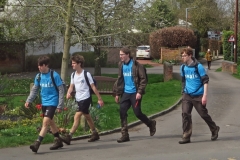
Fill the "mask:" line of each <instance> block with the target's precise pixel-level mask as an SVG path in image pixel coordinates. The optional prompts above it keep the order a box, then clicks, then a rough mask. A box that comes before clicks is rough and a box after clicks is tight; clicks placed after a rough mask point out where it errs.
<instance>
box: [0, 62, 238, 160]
mask: <svg viewBox="0 0 240 160" xmlns="http://www.w3.org/2000/svg"><path fill="white" fill-rule="evenodd" d="M220 65H221V60H218V61H214V62H212V70H209V71H208V74H209V76H210V85H209V92H208V105H207V108H208V110H209V114H210V115H211V116H212V118H213V120H214V121H215V122H216V124H217V125H219V126H220V128H221V129H220V133H219V139H218V140H216V141H211V140H210V138H211V133H210V131H209V128H208V126H207V125H206V123H205V122H204V121H203V120H202V119H201V117H200V116H199V115H198V114H197V113H196V111H195V110H193V115H192V116H193V135H192V138H191V143H189V144H182V145H180V144H178V141H179V140H180V138H181V134H182V130H181V107H177V108H175V109H174V110H173V111H171V112H170V113H168V114H165V115H163V116H160V117H158V118H156V121H157V132H156V134H155V135H154V136H153V137H150V136H149V130H148V128H147V127H146V126H145V125H143V124H141V125H138V126H136V127H133V128H131V129H130V139H131V141H130V142H126V143H121V144H118V143H117V142H116V139H117V138H119V137H120V133H114V134H109V135H105V136H101V139H100V140H99V141H97V142H93V143H88V142H87V140H86V139H83V140H78V141H73V142H72V145H69V146H67V145H65V146H64V147H63V148H62V149H59V150H56V151H50V150H49V147H50V146H51V145H52V144H46V145H41V146H40V149H39V151H38V153H37V154H35V153H32V151H31V150H30V149H29V146H21V147H16V148H5V149H0V159H1V160H42V159H44V160H53V159H57V160H69V159H71V160H72V159H81V160H106V159H108V160H240V116H239V113H240V106H239V104H240V97H239V95H240V80H237V79H235V78H233V77H232V76H231V75H229V74H228V73H224V72H215V71H214V70H215V69H217V68H219V67H220ZM174 69H175V70H179V68H178V67H174ZM159 98H161V97H159ZM145 107H151V106H145ZM26 136H27V135H26Z"/></svg>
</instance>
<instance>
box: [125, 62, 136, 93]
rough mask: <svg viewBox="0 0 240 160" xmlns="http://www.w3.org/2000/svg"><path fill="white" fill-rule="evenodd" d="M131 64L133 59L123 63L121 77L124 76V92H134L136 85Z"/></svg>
mask: <svg viewBox="0 0 240 160" xmlns="http://www.w3.org/2000/svg"><path fill="white" fill-rule="evenodd" d="M132 65H133V60H132V59H131V60H130V61H129V63H127V64H123V77H124V82H125V83H124V84H125V86H124V92H125V93H136V87H135V84H134V80H133V77H132Z"/></svg>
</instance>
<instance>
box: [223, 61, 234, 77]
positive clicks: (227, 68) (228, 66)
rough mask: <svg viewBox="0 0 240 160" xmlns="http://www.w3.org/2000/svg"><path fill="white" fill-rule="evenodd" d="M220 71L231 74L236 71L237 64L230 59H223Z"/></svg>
mask: <svg viewBox="0 0 240 160" xmlns="http://www.w3.org/2000/svg"><path fill="white" fill-rule="evenodd" d="M222 71H223V72H229V73H231V74H236V73H237V64H236V63H234V62H231V61H223V62H222Z"/></svg>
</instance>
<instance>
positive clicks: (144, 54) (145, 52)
mask: <svg viewBox="0 0 240 160" xmlns="http://www.w3.org/2000/svg"><path fill="white" fill-rule="evenodd" d="M138 58H151V53H150V46H149V45H142V46H138V47H137V52H136V59H138Z"/></svg>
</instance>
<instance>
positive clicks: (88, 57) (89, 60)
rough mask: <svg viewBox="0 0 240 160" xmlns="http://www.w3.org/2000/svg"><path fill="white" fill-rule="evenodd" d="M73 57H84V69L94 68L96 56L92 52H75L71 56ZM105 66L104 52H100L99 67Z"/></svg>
mask: <svg viewBox="0 0 240 160" xmlns="http://www.w3.org/2000/svg"><path fill="white" fill-rule="evenodd" d="M72 55H73V56H74V55H81V56H83V57H84V60H85V62H84V67H94V66H95V59H96V58H97V55H96V54H95V53H94V52H75V53H73V54H72ZM106 65H107V55H106V52H104V51H102V52H101V55H100V66H101V67H105V66H106Z"/></svg>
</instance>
